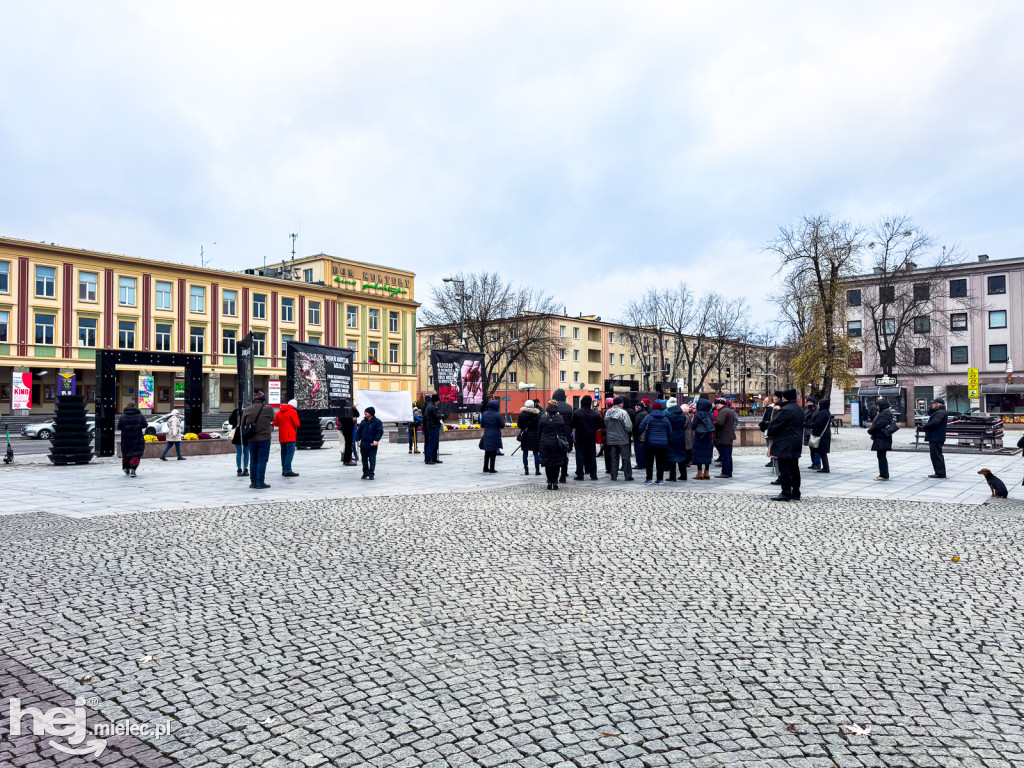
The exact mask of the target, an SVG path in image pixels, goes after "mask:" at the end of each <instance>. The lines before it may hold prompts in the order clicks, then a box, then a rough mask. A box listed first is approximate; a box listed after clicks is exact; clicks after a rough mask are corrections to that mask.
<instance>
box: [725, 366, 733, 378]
mask: <svg viewBox="0 0 1024 768" xmlns="http://www.w3.org/2000/svg"><path fill="white" fill-rule="evenodd" d="M725 378H727V379H731V378H732V368H730V367H728V366H726V368H725Z"/></svg>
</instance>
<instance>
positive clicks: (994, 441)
mask: <svg viewBox="0 0 1024 768" xmlns="http://www.w3.org/2000/svg"><path fill="white" fill-rule="evenodd" d="M923 435H924V429H923V428H922V427H916V428H915V429H914V450H915V451H916V450H917V449H918V447H919V446H920V444H921V437H922V436H923ZM966 442H970V443H971V444H973V445H977V446H978V449H979V450H982V451H984V450H985V443H986V442H988V443H990V444H991V446H990V447H991V448H992V450H995V449H996V448H1001V447H1002V444H1003V441H1002V438H1001V437H999V438H997V437H993V436H989V435H980V434H977V433H975V434H963V433H959V432H952V431H950V430H948V429H947V430H946V443H947V444H948V443H953V444H954V445H961V444H963V443H966Z"/></svg>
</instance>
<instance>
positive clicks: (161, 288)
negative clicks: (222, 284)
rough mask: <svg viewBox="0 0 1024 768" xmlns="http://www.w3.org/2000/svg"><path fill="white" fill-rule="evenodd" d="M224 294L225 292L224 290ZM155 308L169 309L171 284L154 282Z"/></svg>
mask: <svg viewBox="0 0 1024 768" xmlns="http://www.w3.org/2000/svg"><path fill="white" fill-rule="evenodd" d="M225 294H226V292H225ZM156 308H157V309H171V284H170V283H163V282H160V281H159V280H158V281H157V283H156Z"/></svg>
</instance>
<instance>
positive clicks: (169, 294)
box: [153, 280, 174, 310]
mask: <svg viewBox="0 0 1024 768" xmlns="http://www.w3.org/2000/svg"><path fill="white" fill-rule="evenodd" d="M164 285H166V286H167V290H161V289H160V288H161V286H164ZM153 291H154V294H155V295H154V302H153V303H154V304H155V305H156V308H157V309H166V310H172V309H174V284H173V283H169V282H167V281H166V280H157V281H156V283H155V287H154V289H153Z"/></svg>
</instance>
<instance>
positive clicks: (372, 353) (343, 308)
mask: <svg viewBox="0 0 1024 768" xmlns="http://www.w3.org/2000/svg"><path fill="white" fill-rule="evenodd" d="M415 277H416V276H415V275H414V274H413V273H412V272H407V271H404V270H399V269H392V268H388V267H382V266H379V265H374V264H365V263H361V262H356V261H352V260H348V259H340V258H336V257H333V256H329V255H327V254H322V253H321V254H317V255H314V256H309V257H305V258H302V259H293V260H290V261H289V262H287V263H282V264H280V265H278V266H275V265H269V266H265V267H263V266H261V267H259V268H253V269H247V270H245V271H244V272H228V271H223V270H215V269H209V268H200V267H193V266H188V265H183V264H173V263H168V262H163V261H155V260H151V259H142V258H135V257H130V256H120V255H116V254H111V253H102V252H97V251H87V250H79V249H75V248H65V247H61V246H56V245H52V244H49V245H48V244H46V243H30V242H26V241H22V240H14V239H10V238H0V414H10V413H12V412H13V411H12V406H13V402H12V399H13V398H12V395H13V394H14V393H13V392H12V390H13V388H14V384H13V382H14V381H15V377H17V381H18V382H21V381H22V377H21V374H22V373H24V372H28V373H31V374H32V377H31V411H20V410H19V411H18V413H19V414H29V413H32V414H34V413H36V412H39V413H41V414H42V413H51V412H53V410H54V406H55V400H56V396H57V393H58V374H61V373H64V374H71V373H73V374H75V376H76V380H75V381H76V390H77V392H78V393H79V394H82V395H85V396H86V402H87V404H88V403H90V402H94V399H95V386H96V378H95V362H94V361H95V356H96V350H97V349H137V350H140V351H151V352H186V353H195V354H202V355H203V392H204V408H203V410H204V412H206V413H211V412H230V411H231V410H232V409H233V408H234V407H235V399H236V396H237V392H238V388H237V383H236V359H235V345H236V344H237V342H238V341H239V340H240V339H242V338H244V337H245V336H246V334H248V333H249V332H250V331H252V333H253V338H254V343H255V346H256V349H255V353H256V354H255V358H256V360H255V374H256V387H257V388H259V389H264V390H266V389H268V388H269V386H270V383H271V381H273V380H280V382H281V389H282V393H283V392H284V391H285V383H284V378H285V362H286V358H285V351H286V349H287V345H288V343H289V342H290V341H301V342H308V343H314V344H326V345H329V346H338V347H345V346H347V347H350V348H352V349H355V350H356V356H355V358H356V361H357V364H356V371H355V386H356V388H359V389H377V390H388V391H408V392H409V393H410V398H412V397H414V396H415V393H416V389H417V376H418V368H419V366H418V361H417V358H416V346H415V342H416V309H417V308H418V307H419V304H417V302H416V300H415ZM180 374H181V372H179V371H175V370H173V369H166V370H144V369H137V370H133V369H131V368H130V367H123V368H122V369H121V370H120V371H119V379H118V397H117V403H118V409H119V410H120V409H121V408H123V406H124V405H125V404H126V403H128V402H130V401H134V400H136V399H137V395H138V392H137V389H138V383H139V376H140V375H143V376H153V377H154V393H153V394H154V401H155V402H154V407H153V409H152V410H153V411H154V412H157V413H160V412H167V411H169V410H171V409H172V408H173V407H174V406H175V379H176V378H177V377H178V376H180ZM87 407H89V409H90V410H92V408H91V406H88V405H87Z"/></svg>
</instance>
